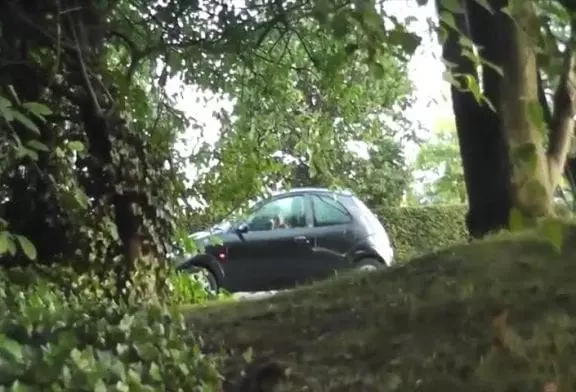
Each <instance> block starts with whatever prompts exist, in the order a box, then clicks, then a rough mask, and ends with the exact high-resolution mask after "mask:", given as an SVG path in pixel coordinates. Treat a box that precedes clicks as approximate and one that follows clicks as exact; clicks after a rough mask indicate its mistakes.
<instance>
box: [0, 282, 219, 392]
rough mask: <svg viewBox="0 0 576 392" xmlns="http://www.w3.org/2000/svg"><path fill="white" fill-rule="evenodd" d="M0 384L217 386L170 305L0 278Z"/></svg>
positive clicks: (209, 363)
mask: <svg viewBox="0 0 576 392" xmlns="http://www.w3.org/2000/svg"><path fill="white" fill-rule="evenodd" d="M0 297H1V298H0V312H1V313H2V318H1V319H0V390H3V388H8V390H12V391H31V390H35V391H36V390H51V391H64V390H74V391H161V390H164V391H178V390H185V391H219V390H220V389H221V388H220V375H219V373H218V370H217V360H216V359H215V358H211V357H207V356H205V355H203V354H202V353H201V351H200V350H199V347H198V343H199V340H198V337H196V336H194V335H193V334H191V332H190V329H189V328H188V326H187V325H186V323H185V321H184V319H183V316H182V315H181V314H180V313H178V311H177V310H176V309H172V308H170V307H168V306H166V305H160V304H156V305H153V304H147V305H142V304H139V305H138V304H119V303H117V302H115V301H114V300H112V299H102V298H98V297H99V296H98V295H94V293H93V292H90V291H86V292H84V293H82V292H79V293H64V292H63V291H62V290H59V289H58V287H57V286H55V285H54V284H51V283H49V282H47V281H46V282H42V281H36V282H34V283H33V284H18V283H15V282H14V281H13V280H8V279H7V278H6V277H5V276H2V279H0Z"/></svg>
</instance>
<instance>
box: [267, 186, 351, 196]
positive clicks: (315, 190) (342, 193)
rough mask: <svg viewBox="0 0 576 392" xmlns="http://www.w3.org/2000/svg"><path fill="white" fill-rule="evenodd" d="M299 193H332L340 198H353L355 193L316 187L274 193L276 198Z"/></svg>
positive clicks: (346, 190)
mask: <svg viewBox="0 0 576 392" xmlns="http://www.w3.org/2000/svg"><path fill="white" fill-rule="evenodd" d="M297 193H308V194H313V193H324V194H326V193H330V194H333V195H339V196H353V195H354V193H353V192H352V191H350V190H348V189H329V188H320V187H317V188H314V187H306V188H292V189H289V190H286V191H280V192H277V193H274V195H273V196H274V197H276V196H283V195H290V194H297Z"/></svg>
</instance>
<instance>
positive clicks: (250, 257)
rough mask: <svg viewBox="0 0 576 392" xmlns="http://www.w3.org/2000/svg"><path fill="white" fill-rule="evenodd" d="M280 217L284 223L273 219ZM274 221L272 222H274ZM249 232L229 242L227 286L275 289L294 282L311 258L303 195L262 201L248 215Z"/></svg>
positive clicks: (311, 243)
mask: <svg viewBox="0 0 576 392" xmlns="http://www.w3.org/2000/svg"><path fill="white" fill-rule="evenodd" d="M278 216H281V218H282V220H283V224H281V225H280V224H278V223H279V222H276V221H275V219H276V218H277V217H278ZM273 221H274V222H273ZM247 223H248V232H246V233H244V234H241V235H239V236H238V237H239V239H238V241H234V242H233V243H230V244H229V245H228V257H227V261H226V263H224V266H223V268H224V271H225V275H226V282H227V286H230V289H231V290H234V291H260V290H276V289H281V288H284V287H288V286H291V285H293V284H294V282H295V280H296V278H297V277H298V276H299V274H300V272H299V268H298V266H299V265H300V266H301V265H305V264H306V263H307V262H308V261H310V260H311V258H312V248H313V246H314V238H313V237H311V234H312V227H311V226H312V219H311V210H310V207H309V204H308V202H307V199H306V197H305V196H304V195H300V194H297V195H287V196H282V197H279V198H275V199H272V200H270V201H269V202H267V203H264V204H262V205H261V206H259V208H258V209H257V210H256V211H255V212H254V213H253V214H252V215H251V216H250V217H249V218H248V221H247Z"/></svg>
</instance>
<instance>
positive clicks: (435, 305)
mask: <svg viewBox="0 0 576 392" xmlns="http://www.w3.org/2000/svg"><path fill="white" fill-rule="evenodd" d="M189 321H190V326H191V328H193V329H194V330H195V331H196V332H199V333H200V334H201V336H202V337H203V340H204V344H203V347H202V349H203V351H205V352H207V353H212V354H215V355H222V356H223V358H225V359H224V365H223V367H224V370H223V371H224V374H225V375H226V378H227V380H228V383H227V385H225V387H224V390H226V391H244V392H246V391H305V390H307V391H315V392H322V391H364V392H369V391H405V392H414V391H427V392H432V391H434V392H438V391H462V390H467V391H469V392H472V391H522V392H530V391H534V392H542V391H544V390H548V389H546V388H547V387H546V385H548V388H549V387H550V386H551V385H552V384H554V385H555V388H556V389H550V390H557V391H574V390H576V229H574V228H570V230H568V231H567V233H566V238H565V241H564V246H563V250H562V251H561V252H558V251H556V250H555V249H554V248H553V247H552V246H551V245H550V244H549V243H547V242H546V241H545V240H543V239H540V238H538V237H537V236H534V235H530V234H524V235H515V236H512V235H500V236H496V237H494V238H490V239H487V240H483V241H478V242H475V243H471V244H466V245H460V246H456V247H453V248H450V249H446V250H443V251H440V252H437V253H435V254H431V255H428V256H425V257H422V258H419V259H416V260H413V261H411V262H409V263H407V264H405V265H401V266H397V267H393V268H390V269H388V270H385V271H382V272H379V273H371V274H358V275H355V276H346V277H340V278H338V279H334V280H331V281H327V282H322V283H320V284H315V285H312V286H309V287H305V288H301V289H298V290H294V291H292V292H289V293H283V294H279V295H276V296H274V297H272V298H268V299H264V300H257V301H242V302H239V303H230V304H219V305H214V306H208V307H206V308H202V309H197V310H194V311H191V313H190V318H189ZM254 369H258V370H254ZM280 369H281V370H280ZM242 382H243V383H244V385H243V386H242V385H240V384H241V383H242ZM551 383H552V384H551Z"/></svg>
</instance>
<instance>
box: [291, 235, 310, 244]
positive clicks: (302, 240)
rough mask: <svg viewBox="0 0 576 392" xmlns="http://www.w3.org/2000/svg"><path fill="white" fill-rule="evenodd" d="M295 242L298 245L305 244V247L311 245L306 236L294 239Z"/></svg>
mask: <svg viewBox="0 0 576 392" xmlns="http://www.w3.org/2000/svg"><path fill="white" fill-rule="evenodd" d="M294 242H296V243H297V244H303V245H310V244H311V242H310V239H309V238H308V237H306V236H304V235H299V236H297V237H294Z"/></svg>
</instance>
